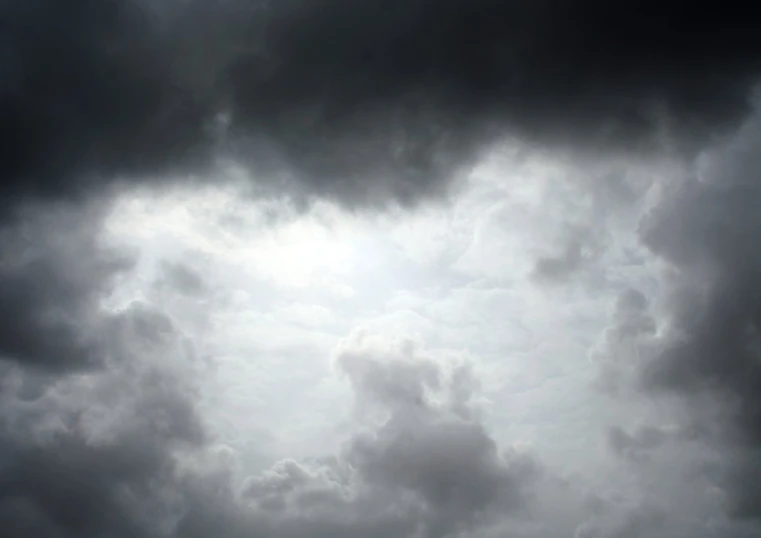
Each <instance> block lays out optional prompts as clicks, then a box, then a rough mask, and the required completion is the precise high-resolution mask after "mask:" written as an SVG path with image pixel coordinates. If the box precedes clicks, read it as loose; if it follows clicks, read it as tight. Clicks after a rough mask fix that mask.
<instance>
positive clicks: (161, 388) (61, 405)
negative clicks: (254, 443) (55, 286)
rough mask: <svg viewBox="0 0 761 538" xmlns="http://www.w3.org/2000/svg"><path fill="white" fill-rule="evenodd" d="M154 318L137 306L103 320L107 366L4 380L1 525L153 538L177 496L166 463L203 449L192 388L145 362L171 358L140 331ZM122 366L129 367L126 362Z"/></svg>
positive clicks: (12, 529) (18, 533) (16, 537)
mask: <svg viewBox="0 0 761 538" xmlns="http://www.w3.org/2000/svg"><path fill="white" fill-rule="evenodd" d="M157 316H159V317H161V316H162V315H161V314H159V313H158V312H155V311H152V310H151V309H149V308H146V307H141V306H139V305H135V306H133V307H131V308H130V309H128V310H126V311H124V312H122V313H120V314H118V315H116V316H115V317H113V318H112V319H111V320H110V323H109V325H110V327H109V328H108V332H109V333H110V335H111V337H110V338H109V339H108V342H107V349H106V350H105V351H106V356H107V357H110V359H109V360H108V364H104V365H102V366H103V367H102V368H101V369H99V370H95V371H92V372H90V373H87V374H84V375H80V376H68V377H60V378H58V379H57V380H52V381H50V380H49V382H48V383H47V384H45V385H44V386H43V387H42V389H41V390H39V391H37V393H36V394H34V395H31V396H30V395H29V394H28V393H27V392H25V391H24V390H23V388H24V385H25V384H27V383H29V382H33V381H34V377H35V376H37V375H39V374H38V373H36V372H35V371H34V370H31V371H30V370H28V369H25V368H24V367H23V365H21V366H17V367H15V368H12V369H5V370H4V371H3V374H2V392H0V398H2V409H3V412H2V414H0V446H2V448H0V526H1V527H2V529H3V535H4V536H9V537H12V538H22V537H25V536H30V535H35V536H40V537H44V538H47V537H51V538H52V537H56V538H58V537H60V538H67V537H74V536H80V537H95V536H104V535H107V536H125V537H126V536H141V537H142V536H146V537H148V536H159V535H162V534H161V533H160V531H161V528H162V527H166V528H171V525H172V524H173V523H174V521H173V519H176V518H178V517H180V516H181V515H182V514H181V513H180V514H178V513H176V511H177V506H176V504H177V502H178V501H181V500H182V494H183V490H182V489H181V488H180V484H181V483H182V481H181V477H180V473H179V469H178V467H177V464H176V461H175V460H174V458H173V455H174V454H175V453H176V451H178V450H183V449H184V450H187V449H190V448H193V447H198V446H201V445H200V443H201V442H202V441H203V439H204V433H203V429H202V427H201V425H200V423H199V421H198V417H197V416H196V414H195V411H194V405H193V390H192V385H190V384H188V382H187V379H185V378H184V377H183V376H181V375H177V373H176V372H174V371H172V369H171V368H168V367H167V366H166V364H167V363H166V361H165V362H164V364H163V365H158V364H157V363H155V362H153V361H152V360H151V358H153V359H155V354H157V353H158V354H161V355H164V356H165V357H166V354H167V353H169V352H170V351H171V346H167V345H165V344H166V341H164V342H162V341H161V340H160V339H157V338H156V336H157V335H156V334H155V333H149V332H146V331H145V330H143V327H144V326H145V325H146V324H151V325H154V324H155V321H156V319H155V318H156V317H157ZM124 359H128V360H124Z"/></svg>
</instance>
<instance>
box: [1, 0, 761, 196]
mask: <svg viewBox="0 0 761 538" xmlns="http://www.w3.org/2000/svg"><path fill="white" fill-rule="evenodd" d="M0 9H1V11H0V18H2V21H3V27H4V32H3V35H4V37H3V42H4V43H6V49H5V50H6V52H5V53H4V55H3V57H2V60H0V61H1V62H2V64H1V65H2V71H1V73H2V74H1V76H2V80H3V94H2V101H1V102H0V107H1V109H0V117H2V118H3V121H2V125H3V130H2V138H3V140H6V141H7V142H6V143H5V144H4V145H3V150H2V151H3V153H2V155H1V156H0V157H1V158H0V162H2V168H1V169H0V174H1V175H2V176H3V177H4V178H5V179H6V181H5V182H4V191H5V193H6V196H5V197H4V198H3V200H4V205H7V204H8V203H9V202H11V201H12V200H13V199H16V198H18V197H22V198H27V197H29V196H34V197H39V196H43V197H61V196H76V195H78V194H81V193H82V192H88V191H89V190H90V189H92V188H94V187H97V186H102V185H104V184H105V183H111V182H113V181H116V180H121V179H125V178H128V177H142V178H145V179H146V180H154V179H156V178H160V177H171V178H175V179H176V178H177V177H179V176H181V175H182V176H184V175H186V174H188V173H191V174H194V175H196V176H199V175H203V173H204V171H206V172H208V171H209V167H210V166H211V167H213V166H214V163H215V162H217V161H218V160H219V159H222V160H225V159H233V160H235V161H238V162H240V163H245V164H246V165H247V166H249V167H250V168H251V169H252V170H253V171H254V172H255V174H256V177H257V178H260V179H263V180H265V181H267V182H269V183H270V185H271V186H272V187H273V188H278V189H280V188H283V186H288V185H290V187H287V188H289V190H292V189H298V190H301V191H303V192H306V193H307V194H318V195H324V196H325V195H326V196H332V197H336V198H338V199H340V200H343V201H346V202H350V203H353V204H363V205H367V204H371V205H372V204H376V203H378V202H380V201H383V200H384V199H388V198H389V197H390V198H395V199H397V200H400V201H402V202H412V201H414V200H416V199H418V198H420V197H421V196H424V195H428V194H435V193H439V192H441V190H442V188H444V186H445V185H446V182H447V180H448V179H450V178H451V177H452V176H453V174H456V172H457V171H458V170H460V169H462V168H463V167H467V166H468V165H469V164H471V163H472V162H473V160H474V159H475V158H476V157H477V156H478V154H479V152H480V151H481V150H482V149H483V148H484V147H485V145H488V144H489V143H490V142H492V141H495V140H497V139H499V138H500V137H503V136H513V135H516V136H519V137H521V138H523V139H526V140H530V141H535V142H538V143H540V144H542V145H551V146H557V145H559V146H560V147H569V146H571V147H574V148H577V149H584V148H586V149H587V150H591V151H593V152H594V151H596V150H597V149H615V148H619V149H625V150H627V151H631V150H633V151H640V150H643V149H644V150H648V149H658V148H667V147H672V149H673V148H676V149H680V148H681V149H686V148H693V149H694V148H695V147H700V146H702V145H703V143H704V142H705V138H704V137H705V135H706V134H712V133H713V132H714V129H716V128H717V127H722V126H728V125H730V124H731V123H732V122H733V121H734V120H736V119H738V118H739V117H741V115H742V114H743V113H744V112H745V111H746V110H747V104H748V103H747V98H748V97H749V94H750V90H751V87H752V84H753V82H754V80H755V78H756V75H757V74H758V69H759V65H758V64H759V60H758V52H759V46H761V43H760V42H759V37H758V35H759V33H758V32H757V25H756V24H755V18H754V17H753V16H751V15H750V13H749V12H747V11H746V10H745V8H744V7H741V6H740V5H738V4H737V3H736V2H730V3H727V2H724V3H720V4H716V3H710V4H705V5H701V6H697V5H689V6H685V5H684V4H683V3H682V2H671V1H668V2H646V3H644V4H643V3H638V4H637V5H636V7H635V6H630V7H620V8H619V6H615V7H614V6H611V5H608V4H607V3H605V2H598V1H596V0H578V1H564V0H551V1H548V2H540V3H536V2H529V1H511V2H501V1H494V0H478V1H467V2H466V1H459V0H452V1H446V2H433V1H428V0H419V1H413V2H409V1H402V0H394V1H392V2H390V3H389V2H373V1H359V2H346V1H343V0H328V1H318V0H314V1H286V2H239V1H227V2H215V1H201V0H199V1H191V2H161V3H155V2H147V1H145V0H119V1H116V2H108V3H105V4H104V3H102V2H94V1H92V0H76V1H74V2H68V3H67V4H66V5H65V6H64V5H62V4H60V3H58V2H53V1H43V2H41V3H37V4H35V5H34V6H30V5H28V4H27V3H23V2H5V3H4V4H3V6H2V8H0Z"/></svg>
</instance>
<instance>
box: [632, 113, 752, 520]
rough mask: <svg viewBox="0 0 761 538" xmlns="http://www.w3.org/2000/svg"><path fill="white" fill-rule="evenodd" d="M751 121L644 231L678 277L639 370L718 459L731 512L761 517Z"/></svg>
mask: <svg viewBox="0 0 761 538" xmlns="http://www.w3.org/2000/svg"><path fill="white" fill-rule="evenodd" d="M760 143H761V131H759V122H758V118H757V117H754V118H752V119H750V120H749V121H748V122H747V123H746V125H745V126H744V127H743V129H741V130H740V131H739V133H738V134H737V135H736V136H735V137H733V138H732V139H731V140H729V141H728V142H727V143H726V144H723V145H722V146H721V147H720V148H719V149H717V150H715V151H713V152H711V153H709V154H707V155H705V156H704V158H703V159H702V160H701V161H700V163H699V164H700V166H699V167H698V168H697V169H696V171H695V174H694V177H689V178H685V179H684V180H683V181H681V182H680V183H679V184H678V186H674V187H672V188H671V193H670V194H668V195H667V196H666V197H665V199H664V201H663V202H662V203H661V204H660V206H659V207H658V208H657V209H656V210H655V211H654V212H653V213H652V214H651V215H650V216H649V217H648V218H646V219H645V221H644V222H643V224H642V237H643V241H644V242H645V244H646V245H648V246H649V247H650V248H651V250H652V251H653V252H654V253H656V254H657V255H659V256H661V257H662V258H663V259H664V260H666V261H667V262H669V263H670V264H671V265H672V266H673V268H674V269H675V270H676V271H677V273H676V275H675V277H674V278H673V279H672V280H671V281H670V282H669V283H668V286H667V290H668V293H667V295H666V297H667V299H668V301H669V302H668V317H667V319H666V322H665V327H666V328H667V329H668V330H667V331H666V333H665V334H664V336H663V338H662V341H663V342H662V346H663V351H662V352H660V353H657V354H656V357H655V358H654V360H652V361H649V362H648V363H647V364H646V366H645V367H644V368H643V370H642V372H641V379H640V387H641V388H644V389H646V390H647V391H648V392H649V394H664V393H665V394H676V395H678V396H680V397H682V398H683V399H684V401H685V403H686V404H687V407H688V408H689V409H690V410H691V416H692V418H691V420H692V421H693V422H694V423H695V424H696V426H695V427H694V428H693V430H694V431H695V432H697V433H696V435H698V436H699V437H700V438H701V439H703V440H704V441H705V442H707V443H710V444H712V445H715V446H717V447H718V449H719V450H721V451H723V453H724V455H725V456H724V458H723V460H724V465H725V471H726V474H725V476H727V477H732V478H731V479H729V478H727V479H723V480H721V481H720V482H721V485H722V487H723V488H724V489H725V490H726V492H727V495H728V496H729V499H730V505H731V506H730V507H729V509H730V512H731V513H733V514H735V515H736V516H738V517H739V516H743V517H747V518H759V517H761V502H759V499H761V497H759V495H758V489H757V486H756V484H755V477H756V476H757V473H756V469H757V467H758V454H757V451H756V446H757V444H758V441H759V439H761V399H760V398H759V393H758V385H759V381H761V360H759V349H761V348H759V342H758V331H759V322H761V318H760V317H759V313H761V301H760V300H759V298H760V297H761V296H760V295H759V289H760V288H759V285H758V281H757V280H758V275H759V269H760V268H761V263H760V262H761V258H760V257H759V251H758V248H757V238H758V235H759V232H761V219H759V212H758V205H759V202H761V190H760V189H759V183H758V177H757V176H758V173H759V170H761V168H759V164H761V163H760V162H759V155H761V147H759V144H760Z"/></svg>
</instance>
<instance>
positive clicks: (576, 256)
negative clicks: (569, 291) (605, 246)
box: [533, 229, 601, 282]
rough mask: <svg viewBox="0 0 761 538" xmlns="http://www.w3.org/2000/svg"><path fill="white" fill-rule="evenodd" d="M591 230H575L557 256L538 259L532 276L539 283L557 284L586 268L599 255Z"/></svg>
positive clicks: (599, 248) (598, 248)
mask: <svg viewBox="0 0 761 538" xmlns="http://www.w3.org/2000/svg"><path fill="white" fill-rule="evenodd" d="M597 242H598V241H597V240H596V238H595V237H594V235H593V233H592V232H591V230H583V229H582V230H577V231H576V233H572V234H571V238H570V239H569V240H568V241H567V243H566V245H565V246H564V247H563V251H562V252H561V253H560V254H559V255H557V256H545V257H542V258H539V259H538V260H537V262H536V264H535V265H534V271H533V276H534V278H536V279H537V280H538V281H540V282H558V281H563V280H565V279H567V278H569V277H570V276H571V275H574V274H575V273H577V272H579V271H581V270H582V269H584V268H585V266H588V265H589V264H590V263H591V262H592V261H593V260H594V259H595V258H596V257H597V256H598V254H599V252H600V250H601V247H600V245H598V244H597Z"/></svg>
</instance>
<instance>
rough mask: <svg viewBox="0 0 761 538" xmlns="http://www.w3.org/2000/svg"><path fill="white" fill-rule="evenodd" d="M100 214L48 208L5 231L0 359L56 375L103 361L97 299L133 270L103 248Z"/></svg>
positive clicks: (124, 257)
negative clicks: (100, 356) (100, 235)
mask: <svg viewBox="0 0 761 538" xmlns="http://www.w3.org/2000/svg"><path fill="white" fill-rule="evenodd" d="M99 213H100V210H99V209H96V210H93V209H91V208H87V207H77V208H71V207H58V206H56V205H51V206H48V207H46V208H44V209H40V208H38V209H30V210H27V211H25V212H24V215H23V216H20V217H19V218H18V219H16V220H15V221H14V222H13V223H6V224H5V225H4V226H3V227H2V229H0V244H1V245H2V247H3V248H2V253H1V254H0V359H4V360H14V361H20V362H24V363H26V364H30V365H35V366H38V367H41V368H46V369H51V370H66V369H70V368H83V367H88V366H94V365H95V363H96V362H97V361H98V360H99V355H100V354H101V353H102V350H101V349H100V346H101V342H99V336H98V327H97V322H98V312H97V311H98V308H99V306H98V300H99V299H100V298H101V296H102V295H103V294H106V293H108V290H109V287H110V286H111V285H113V283H114V282H115V279H116V278H117V277H118V276H119V275H120V274H121V273H123V272H124V271H125V270H126V269H128V268H129V267H130V265H131V260H130V257H129V255H128V254H127V253H124V252H120V251H116V250H113V249H110V248H108V247H107V246H105V245H101V244H100V241H99V237H98V233H97V230H98V229H99Z"/></svg>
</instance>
